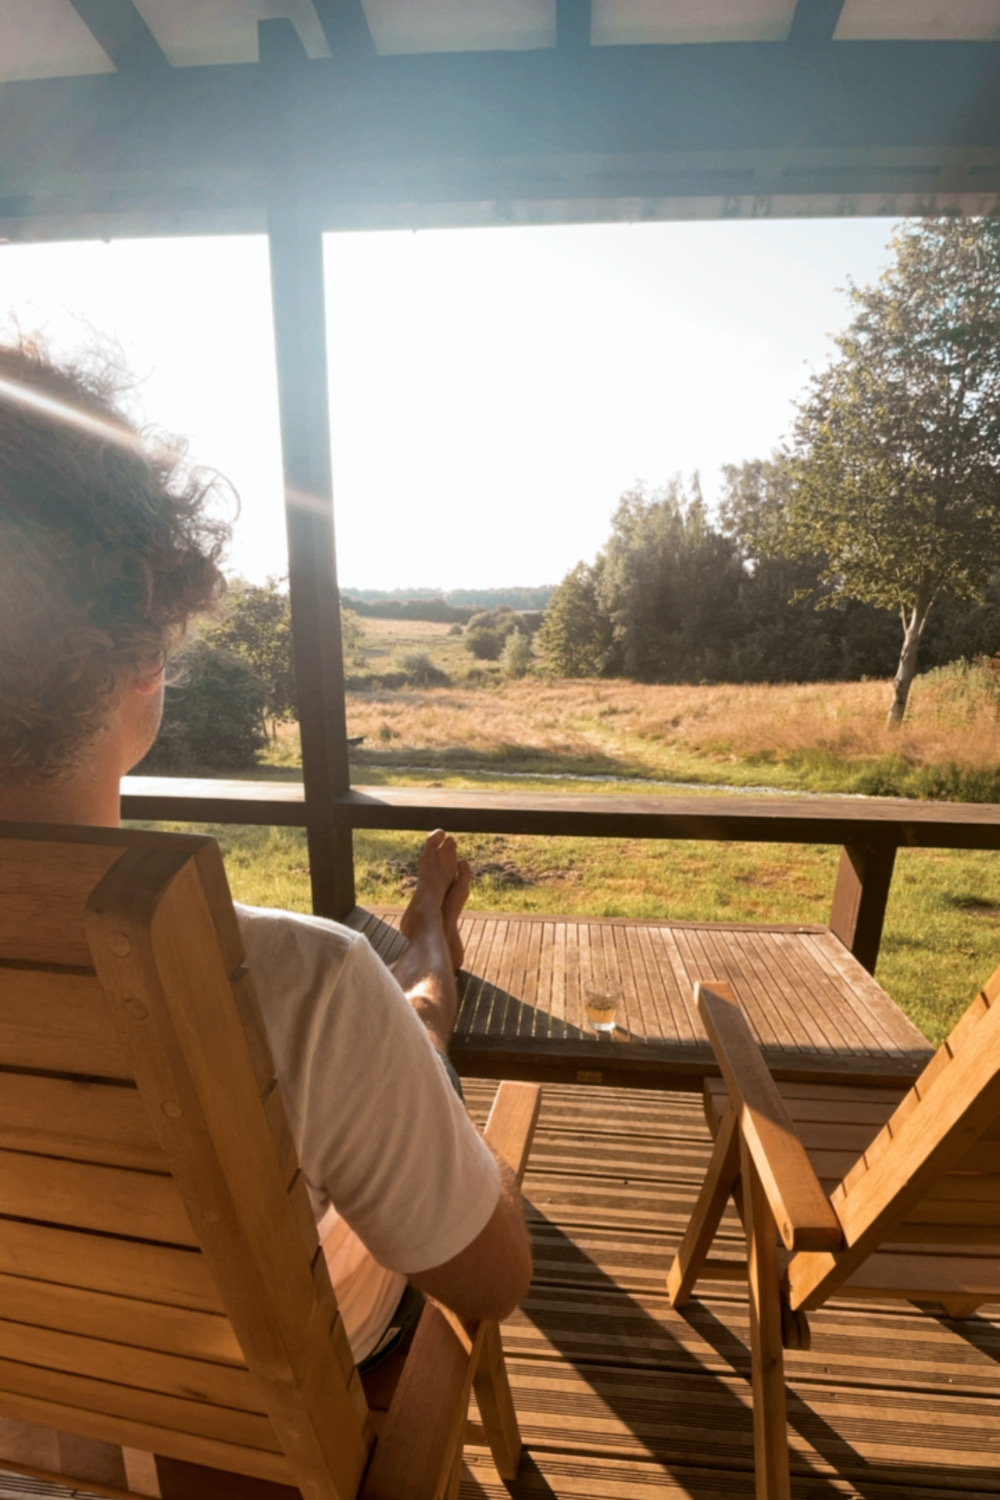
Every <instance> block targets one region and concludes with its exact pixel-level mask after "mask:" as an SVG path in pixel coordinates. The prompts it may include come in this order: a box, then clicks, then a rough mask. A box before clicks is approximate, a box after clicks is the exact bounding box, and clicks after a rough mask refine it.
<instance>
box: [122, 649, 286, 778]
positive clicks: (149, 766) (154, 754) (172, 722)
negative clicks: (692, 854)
mask: <svg viewBox="0 0 1000 1500" xmlns="http://www.w3.org/2000/svg"><path fill="white" fill-rule="evenodd" d="M171 677H172V681H171V683H170V684H168V687H167V693H166V697H165V700H164V712H163V724H162V726H161V728H160V733H159V735H158V736H157V739H156V743H155V744H154V745H153V748H152V749H151V750H150V752H149V754H148V755H147V756H146V758H145V760H144V761H143V762H142V764H141V766H140V767H139V770H140V772H146V771H148V772H163V771H165V772H172V773H175V774H179V773H186V774H188V775H192V774H197V773H200V772H202V771H205V770H227V771H229V770H231V771H235V770H248V769H249V768H250V767H251V766H253V765H254V764H255V762H256V759H257V752H258V751H259V750H261V749H263V747H264V745H265V744H266V743H267V738H266V736H265V734H264V732H263V729H262V728H261V718H262V710H263V705H264V694H265V689H264V686H263V684H262V683H261V681H260V679H259V677H258V676H257V674H256V672H255V671H254V670H253V668H252V667H251V666H250V664H249V662H248V661H246V659H245V658H243V657H241V656H237V655H236V654H235V653H234V652H232V651H227V650H225V649H224V648H223V647H220V646H217V645H215V644H214V643H213V642H212V641H211V640H209V639H208V638H207V637H203V638H202V639H200V640H196V641H193V642H191V644H190V645H188V646H186V647H185V649H184V651H183V652H182V653H181V655H180V656H179V657H178V658H177V661H176V663H172V664H171Z"/></svg>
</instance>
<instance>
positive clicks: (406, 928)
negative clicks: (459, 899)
mask: <svg viewBox="0 0 1000 1500" xmlns="http://www.w3.org/2000/svg"><path fill="white" fill-rule="evenodd" d="M457 871H458V851H457V850H456V848H455V840H454V839H453V838H452V837H451V834H449V833H445V832H444V830H443V829H441V828H435V830H434V832H433V833H431V834H428V836H427V838H426V839H425V841H424V846H423V848H422V849H421V851H420V855H419V857H418V859H417V884H416V887H415V889H414V892H413V895H412V896H411V897H410V902H409V905H408V906H407V908H406V910H405V911H404V913H403V915H402V917H401V918H400V923H399V930H400V932H401V933H402V934H403V936H404V937H405V938H409V937H412V936H413V929H414V926H415V924H416V922H417V921H418V920H419V918H420V917H421V916H427V917H438V918H440V917H441V914H442V910H443V908H444V900H445V897H446V896H447V894H448V891H449V889H450V888H451V885H452V882H453V881H454V879H455V875H456V874H457Z"/></svg>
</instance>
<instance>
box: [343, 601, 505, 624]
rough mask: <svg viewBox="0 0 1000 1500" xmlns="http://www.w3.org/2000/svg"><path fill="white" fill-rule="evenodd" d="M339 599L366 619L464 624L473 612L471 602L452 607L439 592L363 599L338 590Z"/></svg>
mask: <svg viewBox="0 0 1000 1500" xmlns="http://www.w3.org/2000/svg"><path fill="white" fill-rule="evenodd" d="M341 602H342V604H343V606H344V608H345V609H350V610H353V612H354V613H355V614H356V615H359V616H360V617H361V618H362V619H367V620H429V621H431V622H432V623H434V624H437V625H467V624H468V623H469V621H470V620H471V619H472V616H473V615H474V614H475V613H476V610H475V609H474V608H473V607H472V606H471V605H469V606H467V607H465V608H459V607H456V606H455V605H453V604H449V603H448V602H447V600H445V599H443V598H442V597H441V595H440V594H427V595H421V596H419V597H415V596H414V595H413V594H408V595H407V597H406V598H405V599H364V598H359V597H358V596H357V595H355V594H342V595H341Z"/></svg>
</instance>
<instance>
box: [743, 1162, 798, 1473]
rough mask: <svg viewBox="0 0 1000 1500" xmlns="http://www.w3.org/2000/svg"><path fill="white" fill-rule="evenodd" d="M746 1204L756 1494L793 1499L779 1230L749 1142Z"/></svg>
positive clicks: (745, 1163)
mask: <svg viewBox="0 0 1000 1500" xmlns="http://www.w3.org/2000/svg"><path fill="white" fill-rule="evenodd" d="M740 1154H741V1158H742V1168H743V1170H742V1174H741V1177H742V1182H743V1207H744V1217H745V1223H746V1234H747V1270H748V1273H749V1280H750V1355H751V1367H752V1371H753V1446H754V1468H755V1473H756V1494H757V1500H791V1480H790V1477H789V1469H788V1416H787V1410H786V1406H785V1369H784V1357H783V1354H782V1347H781V1292H780V1282H779V1270H778V1230H777V1225H776V1224H775V1222H774V1215H773V1214H772V1213H771V1208H770V1205H769V1203H768V1201H767V1197H766V1195H765V1193H764V1189H763V1187H762V1186H761V1182H760V1178H759V1177H758V1175H757V1169H756V1167H755V1166H754V1164H753V1160H752V1158H751V1156H750V1153H749V1151H748V1150H747V1148H746V1144H745V1143H741V1152H740Z"/></svg>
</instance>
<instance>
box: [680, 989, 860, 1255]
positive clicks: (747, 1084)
mask: <svg viewBox="0 0 1000 1500" xmlns="http://www.w3.org/2000/svg"><path fill="white" fill-rule="evenodd" d="M695 1003H696V1005H697V1007H698V1013H699V1015H700V1016H701V1019H702V1021H703V1023H704V1026H705V1030H706V1031H707V1032H708V1039H709V1041H710V1042H711V1044H712V1050H713V1051H714V1053H715V1055H716V1058H717V1059H718V1063H719V1067H720V1068H721V1069H722V1076H723V1077H724V1078H725V1080H726V1085H727V1087H728V1089H729V1096H730V1098H731V1099H732V1100H733V1101H734V1103H735V1104H736V1105H737V1108H738V1110H739V1117H740V1133H741V1135H742V1137H743V1139H744V1141H745V1142H746V1146H747V1149H748V1151H749V1152H750V1155H751V1157H752V1158H753V1163H754V1166H755V1167H756V1168H757V1172H758V1175H759V1177H760V1180H761V1185H762V1186H763V1189H764V1192H765V1193H766V1195H767V1200H768V1203H769V1204H770V1207H771V1212H772V1214H773V1215H774V1219H775V1223H776V1224H777V1226H778V1233H779V1234H780V1235H781V1238H782V1240H783V1242H784V1244H785V1246H786V1247H787V1248H788V1249H789V1250H836V1249H838V1248H839V1247H840V1246H841V1245H842V1244H843V1242H844V1236H843V1231H842V1230H841V1227H840V1222H839V1220H838V1219H837V1216H836V1214H835V1213H834V1211H833V1209H832V1207H831V1206H830V1200H829V1199H828V1198H827V1196H826V1194H825V1193H824V1191H823V1188H822V1186H821V1185H820V1181H819V1178H818V1177H817V1176H816V1173H815V1172H814V1171H813V1167H812V1163H811V1162H810V1160H809V1157H808V1156H807V1155H806V1150H805V1147H804V1146H803V1145H802V1142H801V1141H800V1140H799V1138H798V1136H797V1135H796V1133H795V1126H794V1125H793V1124H792V1121H791V1119H790V1118H789V1115H788V1111H787V1110H786V1108H785V1105H784V1101H783V1100H782V1097H781V1095H780V1094H779V1092H778V1089H777V1087H776V1085H775V1082H774V1079H773V1078H772V1077H771V1075H770V1073H769V1072H768V1068H767V1064H766V1063H765V1061H764V1059H763V1057H762V1055H761V1051H760V1048H759V1047H758V1045H757V1041H756V1038H755V1037H754V1035H753V1032H752V1031H751V1030H750V1027H749V1025H748V1024H747V1020H746V1017H745V1016H744V1014H743V1012H742V1011H741V1010H740V1007H739V1005H738V1004H737V1002H736V998H735V996H734V995H733V992H732V989H731V988H730V986H729V985H728V984H725V983H723V982H722V981H720V980H715V979H713V980H709V981H707V982H706V983H704V984H698V985H696V986H695Z"/></svg>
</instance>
